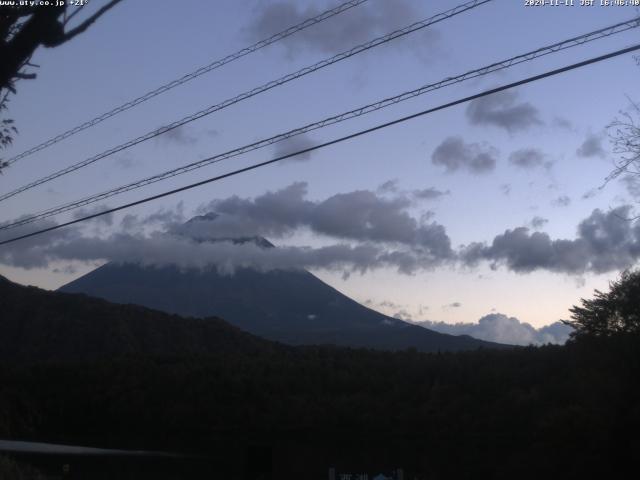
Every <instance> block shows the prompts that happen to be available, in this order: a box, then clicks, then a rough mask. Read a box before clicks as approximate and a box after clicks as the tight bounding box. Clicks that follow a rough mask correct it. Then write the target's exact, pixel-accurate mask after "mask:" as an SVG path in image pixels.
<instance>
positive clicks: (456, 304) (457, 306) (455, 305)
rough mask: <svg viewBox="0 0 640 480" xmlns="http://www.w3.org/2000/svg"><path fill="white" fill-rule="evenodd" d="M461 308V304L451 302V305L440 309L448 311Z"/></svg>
mask: <svg viewBox="0 0 640 480" xmlns="http://www.w3.org/2000/svg"><path fill="white" fill-rule="evenodd" d="M461 306H462V303H460V302H453V303H449V304H447V305H443V306H442V308H443V309H445V310H446V309H449V308H460V307H461Z"/></svg>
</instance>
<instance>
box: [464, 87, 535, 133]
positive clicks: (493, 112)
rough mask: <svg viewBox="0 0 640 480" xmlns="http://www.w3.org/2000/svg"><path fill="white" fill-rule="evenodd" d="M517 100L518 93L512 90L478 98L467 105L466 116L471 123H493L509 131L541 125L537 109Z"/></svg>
mask: <svg viewBox="0 0 640 480" xmlns="http://www.w3.org/2000/svg"><path fill="white" fill-rule="evenodd" d="M517 100H518V94H517V93H516V92H515V91H512V90H506V91H504V92H498V93H494V94H493V95H489V96H487V97H481V98H478V99H476V100H473V101H471V102H470V103H469V105H468V106H467V110H466V114H467V118H468V119H469V122H471V124H472V125H493V126H495V127H500V128H504V129H505V130H506V131H507V132H509V133H514V132H516V131H521V130H527V129H528V128H529V127H532V126H535V125H542V123H543V122H542V120H540V114H539V112H538V109H537V108H536V107H534V106H533V105H531V104H530V103H529V102H520V103H518V102H517Z"/></svg>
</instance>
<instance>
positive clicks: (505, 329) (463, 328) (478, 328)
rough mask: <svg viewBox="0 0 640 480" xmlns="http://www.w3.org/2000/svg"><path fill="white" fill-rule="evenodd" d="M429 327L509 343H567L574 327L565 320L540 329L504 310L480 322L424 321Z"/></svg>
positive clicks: (443, 331) (421, 323)
mask: <svg viewBox="0 0 640 480" xmlns="http://www.w3.org/2000/svg"><path fill="white" fill-rule="evenodd" d="M418 325H421V326H423V327H425V328H429V329H431V330H435V331H437V332H441V333H448V334H451V335H470V336H472V337H474V338H477V339H480V340H486V341H489V342H498V343H505V344H508V345H545V344H548V343H554V344H564V343H565V342H566V341H567V339H568V338H569V333H570V332H571V330H572V329H571V327H569V326H567V325H565V324H563V323H562V322H555V323H552V324H551V325H547V326H545V327H542V328H539V329H536V328H534V327H533V326H531V325H530V324H529V323H526V322H521V321H520V320H518V319H517V318H515V317H508V316H506V315H503V314H502V313H491V314H489V315H485V316H484V317H482V318H481V319H480V320H479V321H478V323H455V324H449V323H444V322H430V321H427V322H420V323H418Z"/></svg>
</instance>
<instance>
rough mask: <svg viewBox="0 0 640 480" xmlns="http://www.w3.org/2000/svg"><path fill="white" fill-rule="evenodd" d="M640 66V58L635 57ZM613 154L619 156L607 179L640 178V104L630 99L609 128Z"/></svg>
mask: <svg viewBox="0 0 640 480" xmlns="http://www.w3.org/2000/svg"><path fill="white" fill-rule="evenodd" d="M635 58H636V63H637V64H638V66H640V56H637V57H635ZM607 129H608V131H609V140H610V141H611V144H612V146H613V153H615V154H617V155H618V159H616V160H615V168H614V170H613V171H612V172H611V174H610V175H609V177H608V178H607V180H612V179H614V178H617V177H619V176H620V175H623V174H630V175H637V176H640V104H639V103H638V102H637V101H634V100H633V99H631V98H629V107H628V108H627V110H625V111H622V112H620V116H619V117H618V118H616V119H614V120H613V122H611V123H610V124H609V125H608V126H607Z"/></svg>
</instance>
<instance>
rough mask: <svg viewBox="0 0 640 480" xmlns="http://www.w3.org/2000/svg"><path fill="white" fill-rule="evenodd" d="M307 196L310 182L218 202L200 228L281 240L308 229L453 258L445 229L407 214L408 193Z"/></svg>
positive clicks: (409, 200) (330, 235) (234, 234)
mask: <svg viewBox="0 0 640 480" xmlns="http://www.w3.org/2000/svg"><path fill="white" fill-rule="evenodd" d="M306 194H307V185H306V183H300V182H299V183H294V184H292V185H290V186H288V187H286V188H283V189H282V190H278V191H276V192H268V193H266V194H264V195H261V196H258V197H256V198H255V199H241V198H239V197H230V198H227V199H221V200H214V201H212V202H210V203H209V204H207V205H206V206H204V207H202V208H201V210H202V211H211V212H215V213H217V214H218V215H219V217H218V218H217V219H216V221H215V222H209V224H208V225H205V226H202V227H198V228H209V229H211V232H210V234H217V236H227V237H233V236H243V235H256V234H257V235H264V236H276V237H282V236H286V235H289V234H291V233H293V232H294V231H295V230H296V229H299V228H308V229H310V230H311V231H313V232H315V233H318V234H322V235H326V236H329V237H334V238H339V239H343V240H352V241H359V242H378V243H379V242H382V243H388V244H396V245H403V246H405V247H410V248H412V249H417V250H419V251H420V252H421V254H423V255H425V254H428V255H432V256H433V257H434V259H436V258H437V259H441V260H442V259H447V258H452V256H453V251H452V249H451V243H450V240H449V237H448V236H447V234H446V232H445V229H444V227H443V226H442V225H439V224H437V223H434V222H431V223H429V222H428V221H421V220H420V219H415V218H414V217H412V216H411V215H410V214H409V213H408V208H409V207H410V206H411V205H412V200H411V198H409V196H407V195H396V196H394V197H392V198H387V197H383V196H380V195H378V194H377V193H375V192H372V191H370V190H356V191H353V192H348V193H340V194H336V195H333V196H331V197H329V198H327V199H325V200H322V201H309V200H307V199H306ZM201 233H204V232H201Z"/></svg>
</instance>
